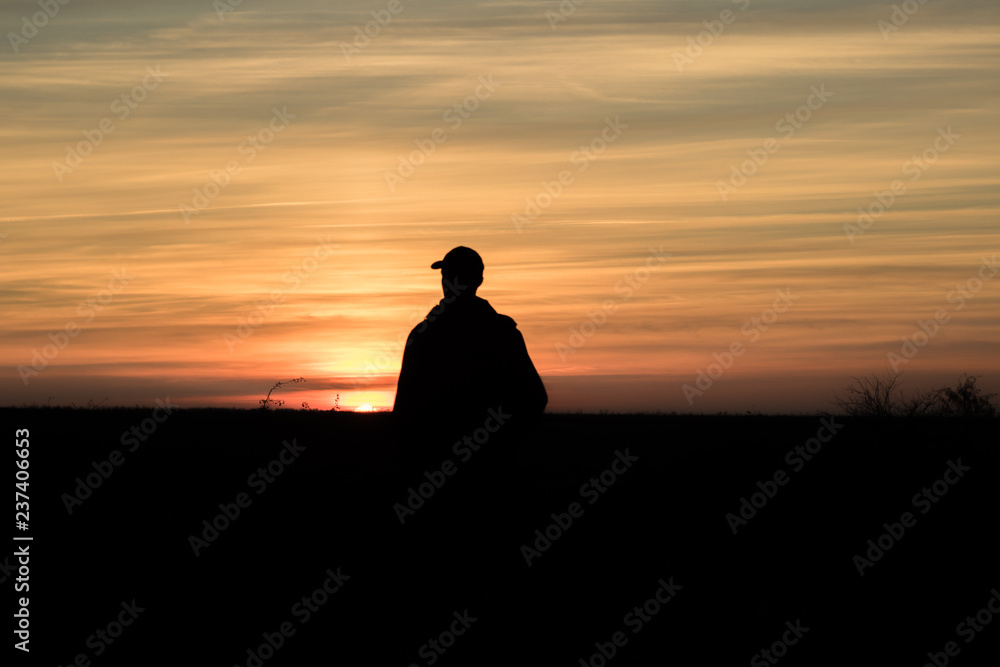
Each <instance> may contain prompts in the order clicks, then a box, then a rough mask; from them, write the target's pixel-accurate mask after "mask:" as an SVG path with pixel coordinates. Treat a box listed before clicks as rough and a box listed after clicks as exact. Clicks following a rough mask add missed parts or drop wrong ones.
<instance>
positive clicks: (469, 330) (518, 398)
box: [393, 246, 548, 447]
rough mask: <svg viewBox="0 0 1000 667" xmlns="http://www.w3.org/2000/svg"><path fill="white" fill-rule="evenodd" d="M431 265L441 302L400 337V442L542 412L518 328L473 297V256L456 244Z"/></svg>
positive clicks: (479, 265)
mask: <svg viewBox="0 0 1000 667" xmlns="http://www.w3.org/2000/svg"><path fill="white" fill-rule="evenodd" d="M431 268H432V269H441V287H442V289H443V290H444V298H442V299H441V301H440V303H438V305H437V306H435V307H434V308H432V309H431V311H430V312H429V313H428V314H427V317H426V318H425V319H424V321H423V322H421V323H420V324H418V325H417V326H416V327H414V329H413V331H411V332H410V335H409V337H408V338H407V339H406V349H405V350H404V352H403V365H402V368H401V369H400V371H399V382H398V385H397V388H396V404H395V406H394V407H393V413H394V418H395V419H396V421H397V424H398V425H399V427H400V428H402V429H404V430H405V431H406V434H405V437H413V436H419V435H420V434H421V433H428V434H431V433H433V434H434V435H440V436H444V437H448V436H449V435H452V436H459V435H461V434H462V432H468V433H469V434H470V435H471V434H472V432H473V430H474V429H476V428H488V429H489V430H490V431H491V432H492V429H493V428H495V427H496V426H502V425H503V424H501V423H500V422H504V423H505V422H506V421H507V420H508V419H507V418H506V417H505V415H511V416H512V417H511V420H512V421H515V422H517V423H518V424H524V423H525V422H528V421H530V420H531V419H532V418H534V417H536V416H537V415H539V414H541V412H542V411H543V410H544V409H545V404H546V403H547V402H548V396H547V395H546V393H545V386H544V385H543V384H542V380H541V378H540V377H539V376H538V372H537V371H536V370H535V366H534V365H533V364H532V363H531V358H530V357H529V356H528V350H527V348H526V347H525V345H524V337H523V336H522V335H521V332H520V331H518V330H517V324H516V323H515V322H514V320H512V319H511V318H509V317H507V316H506V315H500V314H499V313H497V311H495V310H494V309H493V307H492V306H491V305H490V304H489V302H488V301H486V300H485V299H481V298H479V297H478V296H476V290H477V289H478V288H479V286H480V285H481V284H482V282H483V260H482V259H481V258H480V256H479V253H477V252H476V251H475V250H472V249H471V248H466V247H464V246H459V247H457V248H454V249H452V250H451V251H449V252H448V254H447V255H445V256H444V259H443V260H441V261H438V262H434V263H433V264H432V265H431ZM501 410H502V411H501ZM491 411H492V412H493V413H495V414H491ZM443 444H446V445H447V446H448V447H450V446H451V445H452V443H451V442H445V443H443Z"/></svg>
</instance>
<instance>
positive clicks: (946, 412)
mask: <svg viewBox="0 0 1000 667" xmlns="http://www.w3.org/2000/svg"><path fill="white" fill-rule="evenodd" d="M902 375H903V374H902V373H898V374H893V373H890V372H886V373H883V374H881V375H879V374H873V375H867V376H864V377H860V378H859V377H854V378H853V380H854V383H853V384H851V385H850V386H848V387H847V388H846V389H845V390H844V391H845V394H844V395H843V396H841V395H837V396H835V397H834V403H836V404H837V405H838V406H839V407H840V408H841V409H842V410H844V412H846V413H847V414H848V415H849V416H851V417H994V416H996V414H997V409H996V406H995V405H993V402H992V399H993V398H994V397H995V396H996V394H985V393H983V391H982V389H981V388H980V387H977V386H976V379H977V378H978V377H979V376H977V375H968V374H963V375H962V377H961V379H960V380H959V383H958V386H956V387H955V388H954V389H953V388H951V387H937V388H934V389H929V390H926V391H921V392H917V393H916V394H914V395H913V396H910V397H907V396H906V395H905V393H904V392H903V389H902V387H901V386H900V383H899V379H900V377H902Z"/></svg>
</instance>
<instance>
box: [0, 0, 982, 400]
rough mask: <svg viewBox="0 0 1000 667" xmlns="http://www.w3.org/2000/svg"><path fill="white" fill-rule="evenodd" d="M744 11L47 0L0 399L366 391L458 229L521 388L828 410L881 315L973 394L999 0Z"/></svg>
mask: <svg viewBox="0 0 1000 667" xmlns="http://www.w3.org/2000/svg"><path fill="white" fill-rule="evenodd" d="M758 4H759V6H758ZM745 5H746V9H741V7H742V6H744V3H743V2H728V1H727V2H657V3H654V2H635V3H632V2H628V3H626V2H621V3H618V2H615V3H585V4H581V5H579V6H578V7H577V8H576V11H575V12H574V13H573V14H572V15H568V16H565V17H563V18H564V19H565V20H563V21H559V22H556V23H554V24H553V23H552V19H551V17H550V18H546V12H547V11H555V12H558V11H559V9H558V8H559V5H558V3H556V2H520V3H475V2H473V3H456V2H443V1H433V0H420V2H412V3H410V2H404V3H403V4H402V7H403V10H402V11H401V13H399V14H398V15H395V16H393V18H392V21H391V22H390V23H389V24H387V25H385V26H382V27H379V28H378V33H377V35H376V36H375V37H374V38H370V39H369V41H368V43H367V44H366V45H365V46H364V47H363V48H360V47H357V46H353V50H352V48H351V47H352V45H355V39H356V35H357V34H358V33H356V32H355V28H356V27H359V28H360V29H361V30H364V28H365V24H366V23H367V22H370V21H372V20H373V19H372V14H371V12H372V11H374V12H378V11H380V10H382V9H384V8H385V6H386V3H385V2H371V3H363V4H361V5H355V4H354V3H335V4H334V6H331V3H327V2H316V1H313V0H293V1H291V2H286V3H281V4H280V5H277V4H273V3H254V2H244V3H242V4H241V5H240V6H239V7H236V8H235V10H234V11H232V12H228V13H225V15H224V16H220V15H218V14H217V13H216V10H215V9H214V8H213V5H212V3H211V2H208V0H200V1H198V2H194V1H189V0H184V1H181V2H171V3H154V2H139V3H130V4H128V5H112V4H107V3H97V4H94V3H79V4H77V3H76V2H72V3H68V4H66V5H64V6H61V9H60V11H59V14H58V15H57V16H54V17H52V18H51V19H50V20H49V22H48V25H46V26H45V27H43V28H40V29H39V30H38V31H37V32H38V34H37V35H35V36H33V37H31V39H30V40H27V41H26V42H25V43H17V50H16V52H15V49H14V46H13V45H12V44H10V43H5V44H4V47H5V48H6V52H5V53H4V55H3V56H2V58H3V67H2V69H0V91H2V95H0V110H2V113H3V116H4V118H5V121H6V122H5V123H4V124H3V126H2V127H0V144H2V145H3V147H4V149H3V152H2V153H0V194H2V197H3V202H4V211H3V213H2V214H0V253H2V257H3V263H2V269H0V271H2V276H0V282H2V286H3V287H2V291H0V299H2V306H3V309H4V312H5V314H6V318H5V323H4V326H3V332H2V338H0V357H2V358H3V359H4V360H5V366H6V371H5V373H4V375H3V378H4V379H3V383H2V385H0V402H2V403H3V404H5V405H21V404H32V403H35V404H40V405H45V404H49V403H51V404H64V405H69V404H70V403H75V404H77V405H83V404H86V403H87V401H88V400H91V399H92V400H94V402H95V403H96V402H99V401H101V400H103V399H104V398H105V397H108V399H107V404H115V405H132V404H136V403H141V404H151V403H152V402H153V401H154V400H155V399H157V398H163V397H165V396H169V397H170V398H171V400H172V401H174V402H175V403H177V404H179V405H181V406H184V407H189V406H190V407H193V406H227V407H228V406H238V407H247V408H252V407H256V405H257V402H258V401H259V400H260V399H261V398H263V397H264V395H266V393H267V390H268V389H269V388H270V387H271V386H272V385H273V384H274V383H275V382H277V381H282V380H287V379H290V378H296V377H300V376H301V377H304V378H306V379H307V382H305V383H303V384H298V385H294V386H289V387H284V388H282V389H281V390H279V391H276V392H275V393H274V395H273V397H276V398H280V399H283V400H285V401H286V405H285V407H294V408H298V407H300V405H301V404H302V403H303V402H307V403H308V404H309V406H310V407H312V408H318V409H324V410H328V409H331V408H333V407H334V401H335V397H336V395H337V394H339V396H340V399H339V401H340V404H339V407H340V409H342V410H357V411H365V409H366V408H367V409H368V410H372V409H379V410H381V409H389V408H391V406H392V403H393V397H394V393H395V384H396V376H397V375H398V372H399V367H400V361H401V358H402V351H403V343H404V342H405V339H406V335H407V333H408V332H409V330H410V329H411V328H412V327H413V326H414V325H415V324H417V323H418V322H419V321H420V320H421V319H422V318H423V316H424V315H425V314H426V313H427V311H428V310H429V309H430V308H431V307H432V306H433V305H434V304H436V303H437V301H438V300H439V299H440V298H441V284H440V272H438V271H434V270H431V269H430V268H429V267H430V264H431V263H432V262H433V261H435V260H438V259H441V257H442V256H443V255H444V253H445V252H447V251H448V250H449V249H451V248H452V247H454V246H457V245H466V246H470V247H472V248H475V249H476V250H477V251H478V252H479V253H480V255H482V257H483V260H484V262H485V265H486V268H485V280H484V283H483V286H482V288H481V289H480V291H479V295H480V296H482V297H483V298H485V299H487V300H489V301H490V303H491V304H492V305H493V306H494V307H495V308H496V309H497V310H498V311H499V312H501V313H504V314H507V315H509V316H511V317H513V318H514V320H516V321H517V323H518V328H519V329H520V330H521V332H522V333H523V334H524V339H525V341H526V343H527V346H528V350H529V352H530V354H531V357H532V359H533V360H534V364H535V366H536V368H537V369H538V371H539V373H540V374H541V376H542V378H543V379H544V381H545V383H546V386H547V388H548V393H549V410H554V411H559V410H577V409H584V410H597V409H610V410H666V411H669V410H677V411H684V412H688V411H693V412H701V411H709V412H712V411H717V410H734V411H740V412H742V411H745V410H751V409H757V410H765V411H767V410H770V411H780V410H786V411H791V410H803V411H804V410H817V409H829V408H831V405H830V403H829V398H830V397H831V396H832V393H833V392H834V391H835V390H837V389H840V388H842V387H843V386H844V385H845V384H846V383H847V382H848V381H849V379H850V377H849V376H851V375H862V374H867V373H872V372H878V371H884V370H886V369H887V368H888V367H889V366H890V364H891V363H892V357H891V356H890V355H892V354H903V351H904V346H905V342H904V340H903V339H904V338H905V339H908V340H910V341H913V342H914V343H920V342H921V341H923V343H924V344H922V345H914V348H913V349H914V352H915V353H914V354H913V355H911V356H909V357H907V358H906V359H905V361H904V362H901V363H897V370H901V371H903V372H904V373H905V377H906V379H907V382H910V383H912V386H914V387H917V386H920V385H921V383H937V384H941V383H946V384H953V383H954V382H955V381H957V379H958V376H959V375H960V374H961V373H962V372H968V373H981V374H982V375H983V380H982V382H981V384H982V386H983V388H984V389H985V390H992V391H997V390H998V389H1000V386H998V385H1000V373H998V371H1000V280H992V278H993V276H994V274H995V273H996V271H997V268H996V264H995V262H996V252H997V250H998V249H1000V225H998V213H1000V201H998V188H997V185H998V178H997V177H998V174H997V169H996V155H997V153H998V141H997V139H998V136H1000V123H998V120H1000V118H998V111H997V109H998V96H1000V86H998V71H997V62H998V56H1000V34H998V32H997V30H996V19H997V9H996V7H995V6H989V5H987V4H983V3H977V2H972V1H968V2H966V1H959V2H951V3H947V4H935V3H926V4H923V5H920V8H919V10H918V11H917V12H916V13H915V14H913V15H912V16H910V17H909V18H908V20H907V22H906V23H905V24H904V25H900V26H894V27H898V29H896V30H891V31H889V32H886V31H885V30H884V26H883V28H880V27H879V25H878V22H879V21H880V20H884V19H888V17H889V16H890V15H891V13H892V6H891V3H889V4H884V3H871V2H845V3H840V4H836V5H834V4H832V3H827V7H828V8H821V7H820V6H819V3H815V2H802V1H801V0H796V1H795V2H792V1H791V0H788V1H785V0H780V1H778V2H771V3H766V4H765V3H763V2H761V3H757V2H756V1H755V2H753V3H750V2H746V3H745ZM36 10H37V5H36V4H35V3H4V4H3V6H2V10H0V19H2V22H3V25H4V26H6V28H7V30H4V33H7V32H8V31H14V32H15V34H17V33H16V31H18V30H20V26H21V25H22V16H23V15H25V14H27V15H29V16H30V14H32V13H34V12H35V11H36ZM723 10H728V11H731V16H733V17H734V19H733V20H732V21H731V22H729V23H727V24H725V27H724V30H723V32H721V34H719V35H718V36H713V37H711V40H710V42H709V43H707V45H705V46H702V47H699V50H698V55H697V56H696V57H691V54H693V53H695V51H694V50H688V49H689V46H690V44H691V41H689V40H694V39H697V38H698V36H699V33H700V32H701V31H702V30H704V29H705V28H704V27H703V21H712V20H715V19H716V18H717V17H719V16H720V13H721V12H722V11H723ZM727 16H729V15H727ZM372 31H373V32H374V30H372ZM8 41H9V40H8ZM703 41H705V40H703ZM345 45H346V48H345ZM676 54H682V56H683V57H681V58H680V59H678V57H677V55H676ZM684 54H687V55H684ZM685 58H686V59H687V60H685ZM688 60H690V62H688ZM102 128H103V129H102ZM109 128H110V129H109ZM442 138H443V140H441V139H442ZM74 165H75V166H74ZM894 184H895V190H894ZM859 209H860V211H861V212H860V213H859ZM782 294H784V295H786V298H785V300H784V301H782V300H781V299H782ZM939 311H943V315H941V317H940V318H939V323H938V324H937V325H935V324H934V320H935V318H936V317H937V313H939ZM754 318H756V319H754ZM921 323H923V324H921ZM930 330H932V333H928V332H929V331H930ZM736 344H739V345H738V346H737V347H736V349H742V350H743V351H742V352H741V353H739V354H737V355H734V356H732V358H730V357H727V355H729V354H732V353H731V352H730V350H732V349H734V345H736ZM47 346H48V347H47ZM727 362H728V365H727ZM712 364H718V365H719V370H721V371H723V372H721V373H720V374H718V375H717V377H716V378H715V379H712V378H709V380H710V381H709V382H706V381H702V382H701V384H700V385H699V384H697V382H698V378H699V373H702V372H704V373H706V374H708V373H710V370H709V369H710V366H711V365H712ZM685 385H688V386H690V387H695V388H697V389H698V391H699V392H701V393H699V394H691V393H686V392H685V390H684V386H685ZM706 385H707V386H706Z"/></svg>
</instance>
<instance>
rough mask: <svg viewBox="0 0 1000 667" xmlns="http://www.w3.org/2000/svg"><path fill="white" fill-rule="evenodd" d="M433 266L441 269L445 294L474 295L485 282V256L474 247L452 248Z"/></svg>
mask: <svg viewBox="0 0 1000 667" xmlns="http://www.w3.org/2000/svg"><path fill="white" fill-rule="evenodd" d="M431 268H432V269H441V288H442V289H443V290H444V295H445V296H457V297H460V298H461V297H473V296H475V295H476V290H477V289H478V288H479V286H480V285H482V284H483V258H482V257H480V256H479V253H478V252H476V251H475V250H473V249H472V248H466V247H465V246H458V247H457V248H452V249H451V250H449V251H448V254H447V255H445V256H444V259H442V260H438V261H437V262H434V263H433V264H431ZM456 291H457V294H456V293H455V292H456Z"/></svg>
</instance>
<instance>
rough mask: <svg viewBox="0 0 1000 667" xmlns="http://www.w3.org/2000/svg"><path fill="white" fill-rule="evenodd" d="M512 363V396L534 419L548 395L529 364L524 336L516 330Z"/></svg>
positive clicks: (543, 405) (542, 407)
mask: <svg viewBox="0 0 1000 667" xmlns="http://www.w3.org/2000/svg"><path fill="white" fill-rule="evenodd" d="M512 335H513V345H512V348H513V350H512V351H513V359H512V360H511V361H512V362H513V363H512V365H511V375H512V380H513V382H512V385H513V386H512V387H511V390H512V392H513V395H514V396H515V397H516V398H517V402H518V403H519V404H520V405H521V406H522V409H523V410H524V411H525V413H527V415H528V416H531V417H534V416H536V415H539V414H541V413H542V412H543V411H544V410H545V406H546V405H547V404H548V402H549V396H548V393H547V392H546V391H545V385H544V384H543V383H542V378H541V377H540V376H539V375H538V371H537V370H535V365H534V364H533V363H531V356H530V355H528V347H527V345H525V343H524V336H523V335H522V334H521V332H520V331H518V330H517V329H516V328H515V329H513V332H512Z"/></svg>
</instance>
